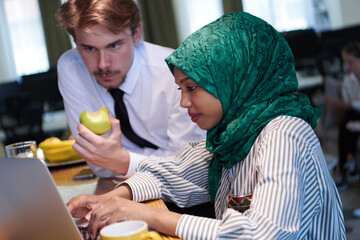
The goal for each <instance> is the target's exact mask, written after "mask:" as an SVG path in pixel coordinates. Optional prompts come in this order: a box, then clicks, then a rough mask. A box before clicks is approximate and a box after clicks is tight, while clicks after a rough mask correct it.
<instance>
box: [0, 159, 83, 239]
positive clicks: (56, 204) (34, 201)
mask: <svg viewBox="0 0 360 240" xmlns="http://www.w3.org/2000/svg"><path fill="white" fill-rule="evenodd" d="M19 239H24V240H42V239H44V240H58V239H59V240H60V239H61V240H64V239H69V240H70V239H71V240H82V239H83V237H82V235H81V233H80V231H79V230H78V227H77V226H76V223H75V222H74V220H73V218H72V217H71V214H70V212H69V211H68V209H67V207H66V205H65V203H64V201H63V200H62V198H61V196H60V194H59V192H58V190H57V187H56V185H55V182H54V180H53V178H52V177H51V174H50V172H49V170H48V168H47V167H46V165H45V164H44V163H43V162H42V161H41V160H39V159H36V158H0V240H19Z"/></svg>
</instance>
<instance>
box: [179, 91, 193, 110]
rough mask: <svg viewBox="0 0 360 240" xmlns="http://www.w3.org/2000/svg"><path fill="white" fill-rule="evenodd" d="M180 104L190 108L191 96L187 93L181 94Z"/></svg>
mask: <svg viewBox="0 0 360 240" xmlns="http://www.w3.org/2000/svg"><path fill="white" fill-rule="evenodd" d="M180 106H181V107H182V108H189V107H191V101H190V98H189V96H187V94H184V93H183V94H181V100H180Z"/></svg>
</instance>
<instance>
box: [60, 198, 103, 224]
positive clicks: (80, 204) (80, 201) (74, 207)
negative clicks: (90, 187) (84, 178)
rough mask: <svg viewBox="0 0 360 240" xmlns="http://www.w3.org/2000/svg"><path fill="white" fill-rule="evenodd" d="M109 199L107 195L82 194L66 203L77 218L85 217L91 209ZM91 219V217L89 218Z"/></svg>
mask: <svg viewBox="0 0 360 240" xmlns="http://www.w3.org/2000/svg"><path fill="white" fill-rule="evenodd" d="M107 199H108V197H106V195H85V194H81V195H79V196H77V197H74V198H72V199H71V200H70V201H69V202H67V203H66V205H67V207H68V209H69V212H70V213H71V215H72V216H73V217H75V218H84V217H85V216H86V215H87V214H88V213H89V212H90V211H92V210H94V209H95V208H96V207H98V206H101V204H102V203H103V202H105V201H106V200H107ZM87 220H89V219H87Z"/></svg>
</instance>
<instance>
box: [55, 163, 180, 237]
mask: <svg viewBox="0 0 360 240" xmlns="http://www.w3.org/2000/svg"><path fill="white" fill-rule="evenodd" d="M85 168H89V166H88V165H87V164H84V163H82V164H76V165H73V166H69V167H61V168H50V172H51V175H52V177H53V179H54V181H55V183H56V186H57V187H58V189H59V192H60V195H61V197H62V198H63V200H64V201H65V202H67V201H69V200H70V199H71V198H73V197H75V196H77V195H79V194H103V193H106V192H109V191H111V190H112V189H114V187H115V186H116V184H117V183H119V182H121V181H123V180H124V179H121V178H97V177H95V178H93V179H82V180H74V179H73V178H72V177H73V176H74V175H75V174H76V173H78V172H79V171H81V170H82V169H85ZM145 204H147V205H150V206H152V207H157V208H162V209H166V210H168V208H167V207H166V205H165V203H164V201H163V200H161V199H159V200H154V201H147V202H145ZM162 238H163V239H174V240H175V239H178V240H180V238H175V237H170V236H167V235H162Z"/></svg>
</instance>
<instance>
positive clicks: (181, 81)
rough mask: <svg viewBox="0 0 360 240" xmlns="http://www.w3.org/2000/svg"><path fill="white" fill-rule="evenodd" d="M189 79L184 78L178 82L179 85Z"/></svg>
mask: <svg viewBox="0 0 360 240" xmlns="http://www.w3.org/2000/svg"><path fill="white" fill-rule="evenodd" d="M189 79H190V77H185V78H183V79H181V80H180V84H181V83H183V82H185V81H186V80H189Z"/></svg>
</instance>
